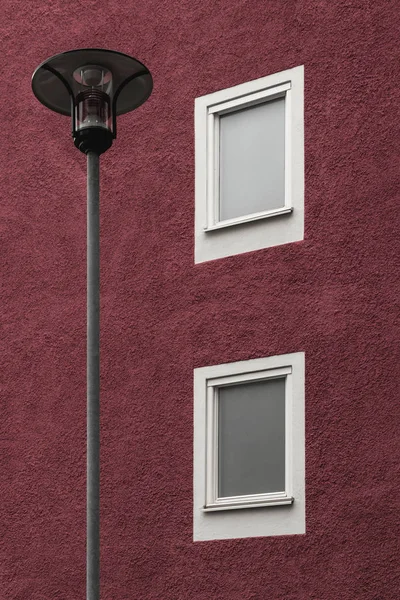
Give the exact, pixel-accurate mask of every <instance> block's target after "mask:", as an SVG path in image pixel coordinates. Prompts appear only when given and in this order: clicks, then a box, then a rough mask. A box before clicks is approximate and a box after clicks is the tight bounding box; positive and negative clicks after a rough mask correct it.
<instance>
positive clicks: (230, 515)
mask: <svg viewBox="0 0 400 600" xmlns="http://www.w3.org/2000/svg"><path fill="white" fill-rule="evenodd" d="M276 377H285V378H286V386H285V389H286V392H285V395H286V398H285V402H286V411H285V419H286V422H285V439H286V449H285V450H286V485H285V490H284V491H283V492H278V493H275V494H253V495H249V496H234V497H229V498H218V497H217V494H216V490H217V479H216V476H217V472H216V467H215V463H216V456H217V452H216V446H215V444H216V414H215V412H216V407H217V402H216V401H215V400H216V391H217V390H218V388H219V387H221V386H224V385H233V384H236V383H240V382H243V383H244V382H248V381H260V380H265V379H269V378H276ZM304 450H305V441H304V353H302V352H298V353H294V354H286V355H282V356H273V357H267V358H258V359H253V360H248V361H241V362H236V363H227V364H221V365H213V366H208V367H200V368H198V369H195V370H194V540H195V541H198V540H213V539H228V538H240V537H257V536H270V535H288V534H301V533H305V460H304ZM285 505H286V506H285ZM237 509H251V510H237Z"/></svg>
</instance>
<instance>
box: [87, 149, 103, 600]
mask: <svg viewBox="0 0 400 600" xmlns="http://www.w3.org/2000/svg"><path fill="white" fill-rule="evenodd" d="M99 187H100V186H99V155H98V154H96V153H95V152H88V154H87V541H86V598H87V600H99V599H100V240H99V233H100V219H99Z"/></svg>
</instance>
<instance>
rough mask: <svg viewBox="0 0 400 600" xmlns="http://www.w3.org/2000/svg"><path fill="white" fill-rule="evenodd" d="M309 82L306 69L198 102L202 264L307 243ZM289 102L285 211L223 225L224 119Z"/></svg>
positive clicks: (199, 248)
mask: <svg viewBox="0 0 400 600" xmlns="http://www.w3.org/2000/svg"><path fill="white" fill-rule="evenodd" d="M303 80H304V68H303V66H300V67H295V68H293V69H289V70H287V71H283V72H281V73H276V74H274V75H269V76H267V77H263V78H261V79H257V80H255V81H251V82H247V83H244V84H241V85H238V86H235V87H233V88H230V89H227V90H221V91H219V92H215V93H213V94H209V95H207V96H202V97H201V98H197V99H196V101H195V153H196V168H195V178H196V185H195V196H196V198H195V200H196V201H195V204H196V209H195V262H196V263H199V262H204V261H207V260H212V259H215V258H222V257H225V256H230V255H232V254H239V253H241V252H248V251H251V250H258V249H261V248H267V247H270V246H274V245H279V244H284V243H289V242H293V241H298V240H301V239H303V236H304V148H303V146H304V126H303V97H304V82H303ZM283 96H284V97H285V205H284V206H283V207H282V208H277V209H274V210H269V211H262V212H259V213H253V214H249V215H245V216H243V217H239V218H235V219H229V220H225V221H219V216H218V213H219V164H218V162H219V160H218V158H219V150H218V149H219V116H220V115H223V114H226V113H229V112H232V111H234V110H237V109H239V108H240V109H241V108H246V107H249V106H255V105H257V104H260V103H262V102H265V101H267V100H272V99H274V98H279V97H283ZM292 213H293V214H292ZM285 215H286V217H284V218H283V219H282V218H281V217H282V216H285ZM272 217H273V218H272ZM288 219H289V221H288ZM243 227H245V228H246V229H243Z"/></svg>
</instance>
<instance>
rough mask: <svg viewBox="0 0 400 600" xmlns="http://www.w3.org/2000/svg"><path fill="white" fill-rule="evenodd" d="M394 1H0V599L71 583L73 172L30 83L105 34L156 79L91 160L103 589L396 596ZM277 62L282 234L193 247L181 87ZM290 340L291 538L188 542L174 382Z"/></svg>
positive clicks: (79, 383)
mask: <svg viewBox="0 0 400 600" xmlns="http://www.w3.org/2000/svg"><path fill="white" fill-rule="evenodd" d="M396 15H397V3H395V2H393V1H389V2H382V1H379V2H375V3H370V2H366V3H362V4H357V3H356V2H354V1H344V0H343V1H337V2H319V3H314V2H309V1H305V2H295V3H278V2H275V1H274V2H270V1H268V2H266V3H265V2H264V3H261V2H259V1H258V0H257V1H254V2H251V3H250V2H248V1H247V2H245V1H239V2H235V3H226V2H224V3H220V4H215V3H211V2H206V3H201V4H198V3H188V2H184V3H182V2H176V1H175V0H171V1H170V2H168V3H161V2H154V1H153V0H148V2H146V3H144V2H139V3H132V2H128V3H125V4H123V5H121V4H119V3H115V2H112V1H110V2H107V3H105V4H104V5H100V6H99V5H97V4H95V3H89V4H88V3H86V4H83V3H81V2H72V3H69V4H64V3H62V2H59V1H56V2H54V3H52V4H51V6H47V5H44V4H43V3H41V2H38V1H34V2H31V3H29V4H22V3H21V4H20V5H18V6H16V5H15V3H11V2H8V1H7V2H5V3H4V4H3V20H2V23H1V25H0V27H1V30H2V31H1V33H2V40H3V52H2V56H1V64H2V82H3V83H2V90H3V93H2V100H1V102H2V114H3V128H4V131H3V144H2V148H3V154H2V163H1V167H0V177H1V184H2V185H1V190H2V200H1V203H0V219H1V221H0V222H1V231H2V253H1V264H2V288H1V306H2V327H3V333H2V336H1V353H0V357H1V359H0V360H1V378H2V384H1V390H2V393H1V397H2V419H1V427H2V433H1V437H0V439H1V446H2V450H1V461H2V462H1V465H2V466H1V472H0V474H1V496H2V502H1V520H0V523H1V528H2V535H1V536H0V551H1V565H2V569H1V585H0V598H1V599H3V598H4V600H5V599H7V600H8V599H15V600H25V599H28V598H29V599H30V600H50V599H52V600H53V599H54V598H60V599H63V598H76V599H78V598H82V597H84V589H85V418H86V417H85V413H86V408H85V376H86V369H85V339H86V325H85V307H86V300H85V294H86V267H85V232H86V206H85V186H86V164H85V158H84V156H83V155H82V154H80V153H79V152H78V151H77V150H76V149H75V148H74V146H73V143H72V140H71V139H70V137H69V136H70V129H69V127H70V124H69V122H68V119H67V118H64V117H61V116H59V115H56V114H53V113H50V112H49V111H47V110H45V109H44V107H42V106H41V105H40V104H39V103H38V102H37V101H36V99H35V98H34V96H33V94H32V93H31V89H30V76H31V73H32V72H33V70H34V68H35V67H36V66H37V65H38V64H39V63H40V62H41V61H42V60H44V59H45V58H47V57H48V56H50V55H52V54H55V53H57V52H61V51H63V50H68V49H72V48H79V47H106V48H110V49H115V50H119V51H122V52H126V53H127V54H132V55H134V56H137V57H138V58H139V59H140V60H142V61H143V62H144V63H145V64H146V65H147V66H148V67H149V68H150V70H151V72H152V74H153V77H154V92H153V95H152V96H151V98H150V100H149V101H148V102H147V103H146V104H145V105H144V106H143V107H141V108H140V109H139V110H138V111H136V112H135V113H133V114H131V115H127V116H123V117H121V118H120V120H119V133H118V139H117V140H116V142H115V144H114V146H113V148H112V149H111V150H109V151H108V153H107V154H105V155H104V156H103V157H102V160H101V162H102V182H101V252H102V255H101V261H102V263H101V264H102V266H101V268H102V282H101V302H102V304H101V320H102V322H101V327H102V332H101V343H102V354H101V363H102V373H101V404H102V457H101V458H102V472H101V477H102V482H101V486H102V487H101V511H102V512H101V535H102V538H101V543H102V563H101V564H102V598H104V599H110V600H111V599H114V598H115V599H116V598H119V599H120V600H127V599H128V598H129V599H131V598H143V599H149V600H178V599H185V600H187V599H191V600H203V599H206V598H213V599H216V600H217V599H221V600H264V599H266V598H273V599H274V600H278V599H282V600H311V599H315V600H338V599H340V600H353V599H355V598H357V599H360V600H397V598H398V595H399V593H398V590H399V587H400V586H399V579H400V577H399V568H398V558H397V554H398V537H399V519H398V511H399V500H398V497H399V483H398V477H397V478H396V475H398V458H397V455H398V430H399V423H398V421H399V418H398V417H399V411H398V406H397V405H398V396H399V377H400V371H399V366H398V365H399V358H400V350H399V341H398V340H399V333H400V331H399V329H400V328H399V316H398V315H399V300H398V298H399V292H400V281H399V276H398V272H399V266H400V265H399V258H398V257H399V256H400V241H399V234H398V229H399V226H398V223H397V221H398V217H397V206H398V203H399V169H398V157H399V142H398V139H399V125H398V121H399V119H398V114H399V94H398V92H397V89H396V88H397V80H398V72H399V50H398V28H397V26H396ZM297 67H303V68H304V70H303V76H304V96H303V108H304V168H303V171H302V172H303V173H304V198H303V200H304V230H303V232H302V235H301V236H298V237H297V239H293V240H292V241H289V242H288V243H283V242H281V243H277V244H276V245H270V246H269V247H267V244H265V245H264V247H259V248H258V249H252V250H251V251H240V252H236V253H235V252H234V253H229V252H228V253H225V255H223V256H221V257H218V258H213V259H208V257H206V258H205V259H204V260H203V259H200V260H196V261H195V224H194V222H195V196H196V202H197V199H198V189H197V188H196V190H195V175H196V177H198V170H197V167H198V160H199V157H198V153H197V147H196V142H197V141H198V130H197V131H196V135H195V133H194V104H195V99H196V98H201V97H207V96H208V95H210V94H213V93H214V92H218V91H221V90H228V89H231V88H233V87H235V86H238V85H243V84H247V83H248V82H254V81H256V80H259V79H261V78H266V77H268V76H274V75H275V74H279V73H282V72H285V71H289V70H293V69H295V68H297ZM285 93H286V92H285ZM195 147H196V169H195ZM195 171H196V173H195ZM197 183H198V179H197V181H196V186H197ZM195 192H196V193H195ZM294 214H295V212H293V215H294ZM279 218H282V219H283V218H286V217H283V216H282V217H279ZM271 221H272V219H271ZM243 227H247V225H246V226H243ZM294 354H296V355H300V354H301V355H302V356H304V359H305V379H304V418H305V428H304V447H305V452H304V458H305V475H304V481H305V533H301V532H299V531H297V532H293V533H292V534H290V533H286V534H285V533H284V534H282V533H281V534H279V535H274V534H273V533H271V532H270V533H269V534H264V533H262V532H261V534H260V535H259V536H257V535H255V534H254V535H252V536H249V537H247V536H246V535H243V534H242V533H241V534H240V535H239V534H238V535H237V537H235V535H232V536H229V535H227V536H226V539H204V540H203V541H200V539H199V536H197V537H196V534H195V532H194V525H193V521H194V518H195V515H194V513H195V512H196V504H195V508H193V479H194V478H196V472H195V468H194V466H193V465H194V462H193V442H194V433H193V432H194V427H195V425H196V424H195V423H194V415H195V411H194V403H195V401H196V398H195V395H194V385H193V377H194V373H199V370H200V369H203V368H205V367H212V366H218V365H228V364H231V363H243V362H246V361H254V360H264V359H265V360H267V359H271V358H273V357H281V356H288V355H294ZM252 364H254V363H252ZM257 364H261V363H257ZM266 364H268V365H269V363H266ZM263 368H264V367H263ZM268 368H270V367H268ZM279 368H280V367H279ZM202 372H203V371H202ZM301 385H303V384H301ZM295 505H296V498H295V502H294V504H293V506H295ZM248 510H249V511H250V510H252V509H248ZM256 510H258V511H263V510H267V511H268V510H275V509H274V508H268V507H267V508H257V509H256ZM289 510H290V508H289ZM245 512H246V511H231V515H233V514H234V513H237V514H239V513H240V514H245ZM270 514H271V513H270ZM211 516H212V515H210V517H211ZM215 537H216V538H218V537H219V538H222V537H223V536H221V535H220V536H218V535H216V536H215ZM229 538H230V539H229Z"/></svg>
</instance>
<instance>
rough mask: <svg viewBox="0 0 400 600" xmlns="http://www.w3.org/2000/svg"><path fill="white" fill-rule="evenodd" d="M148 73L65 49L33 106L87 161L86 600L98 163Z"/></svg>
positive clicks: (90, 584)
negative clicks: (68, 133) (61, 120)
mask: <svg viewBox="0 0 400 600" xmlns="http://www.w3.org/2000/svg"><path fill="white" fill-rule="evenodd" d="M152 88H153V81H152V77H151V74H150V72H149V70H148V69H147V68H146V67H145V66H144V65H143V64H142V63H140V62H139V61H138V60H136V59H135V58H132V57H130V56H127V55H126V54H122V53H120V52H114V51H112V50H103V49H89V48H84V49H81V50H71V51H69V52H63V53H61V54H57V55H56V56H53V57H51V58H49V59H48V60H46V61H44V62H43V63H42V64H40V65H39V66H38V67H37V69H36V70H35V72H34V73H33V77H32V90H33V93H34V94H35V96H36V97H37V99H38V100H39V101H40V102H41V103H42V104H44V105H45V106H47V108H50V109H51V110H53V111H55V112H57V113H60V114H62V115H67V116H70V117H72V137H73V139H74V143H75V146H76V147H77V148H79V150H81V152H83V153H84V154H86V155H87V542H86V569H87V572H86V598H87V600H99V598H100V242H99V157H100V154H102V153H103V152H105V151H106V150H108V148H110V146H111V145H112V142H113V140H114V139H115V138H116V134H117V120H116V117H117V115H121V114H124V113H127V112H129V111H131V110H134V109H135V108H138V107H139V106H140V105H141V104H143V103H144V102H145V101H146V100H147V99H148V97H149V96H150V94H151V91H152Z"/></svg>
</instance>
